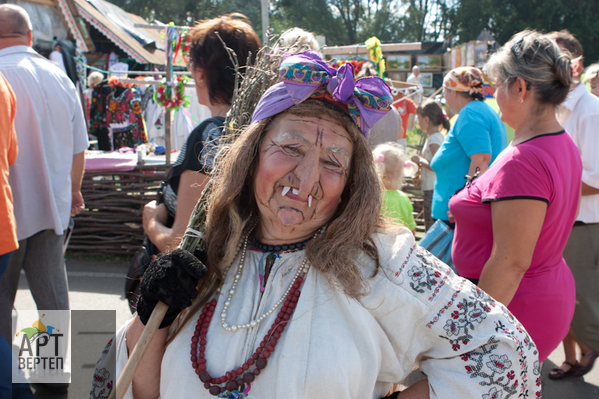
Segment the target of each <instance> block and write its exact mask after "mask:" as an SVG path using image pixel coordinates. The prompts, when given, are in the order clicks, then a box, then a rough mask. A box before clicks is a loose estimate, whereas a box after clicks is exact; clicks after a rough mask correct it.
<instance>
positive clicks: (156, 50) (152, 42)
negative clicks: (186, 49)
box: [59, 0, 166, 65]
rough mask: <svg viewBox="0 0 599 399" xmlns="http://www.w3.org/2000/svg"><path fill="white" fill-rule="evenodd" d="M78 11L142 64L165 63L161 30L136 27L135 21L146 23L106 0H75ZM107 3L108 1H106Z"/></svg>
mask: <svg viewBox="0 0 599 399" xmlns="http://www.w3.org/2000/svg"><path fill="white" fill-rule="evenodd" d="M59 1H61V0H59ZM62 1H65V0H62ZM74 1H75V5H76V6H77V12H78V13H79V15H80V16H81V17H82V18H83V19H84V20H85V21H87V22H88V23H89V24H91V25H92V26H93V27H94V28H96V29H97V30H99V31H100V32H101V33H102V34H103V35H104V36H106V37H107V38H108V39H109V40H110V41H112V42H113V43H114V44H115V45H116V46H118V47H119V48H120V49H121V50H123V51H124V52H125V53H126V54H127V55H129V56H130V57H131V58H133V59H134V60H135V61H137V62H138V63H140V64H158V65H164V64H165V63H166V60H165V55H164V51H163V50H162V49H161V48H162V47H163V43H162V42H163V39H162V38H161V37H160V31H157V30H153V29H144V28H135V27H134V24H135V23H141V24H145V23H147V22H146V21H145V20H144V19H143V18H141V17H139V16H137V15H134V14H129V13H126V12H125V11H123V10H122V9H120V8H118V7H116V6H115V5H113V4H110V3H108V2H106V1H104V0H93V3H96V4H97V5H98V7H97V8H96V7H95V6H94V5H92V2H89V1H87V0H74ZM104 3H106V4H104Z"/></svg>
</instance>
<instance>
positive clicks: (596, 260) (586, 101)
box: [549, 31, 599, 366]
mask: <svg viewBox="0 0 599 399" xmlns="http://www.w3.org/2000/svg"><path fill="white" fill-rule="evenodd" d="M549 37H551V38H552V39H554V40H555V41H556V42H557V44H558V46H559V47H560V49H561V50H562V51H567V52H569V53H570V55H571V56H572V59H573V61H572V66H573V67H572V72H573V78H574V82H575V83H574V84H573V85H572V88H571V89H570V94H568V97H567V98H566V101H564V102H563V103H562V104H561V105H560V106H559V107H558V110H557V117H558V120H559V121H560V123H561V124H562V126H563V127H564V128H565V129H566V131H567V132H568V133H569V134H570V136H571V137H572V139H573V140H574V142H575V143H576V145H577V146H578V150H579V151H580V157H581V159H582V166H583V171H582V187H581V195H582V196H581V198H580V209H579V212H578V216H577V217H576V223H575V225H574V227H573V228H572V232H571V233H570V238H569V239H568V243H567V245H566V249H565V250H564V259H565V260H566V263H567V264H568V266H570V269H572V274H573V275H574V280H575V281H576V311H575V314H574V319H573V320H572V324H571V330H570V331H571V332H572V333H573V336H572V335H569V336H570V337H572V338H574V337H575V338H576V339H577V340H578V341H579V344H580V346H581V349H582V352H583V355H584V354H585V353H587V354H588V353H592V351H595V352H599V130H597V129H598V127H599V99H597V97H595V96H593V95H592V94H590V93H589V92H588V91H587V90H586V88H585V86H584V84H580V74H581V73H582V71H583V63H582V55H583V49H582V46H581V45H580V43H579V42H578V40H576V38H575V37H574V36H572V34H570V33H569V32H568V31H561V32H552V33H550V34H549ZM567 339H568V337H567V338H566V340H567ZM566 340H565V341H564V348H565V349H566V357H568V350H567V348H566V346H567V342H566ZM566 360H567V361H569V362H571V363H573V362H572V361H571V360H570V359H568V358H567V359H566ZM573 360H576V359H575V358H574V359H573ZM589 360H590V359H588V356H587V358H586V359H585V357H584V356H583V358H582V359H581V361H580V362H581V363H582V364H583V366H585V365H586V363H589ZM573 364H574V363H573Z"/></svg>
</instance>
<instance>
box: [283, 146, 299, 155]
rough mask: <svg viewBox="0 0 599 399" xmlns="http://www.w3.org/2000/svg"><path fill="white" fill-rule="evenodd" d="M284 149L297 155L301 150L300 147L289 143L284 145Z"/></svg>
mask: <svg viewBox="0 0 599 399" xmlns="http://www.w3.org/2000/svg"><path fill="white" fill-rule="evenodd" d="M283 150H284V151H285V152H286V153H287V154H290V155H297V154H299V153H300V150H299V149H298V148H295V147H291V146H289V145H284V146H283Z"/></svg>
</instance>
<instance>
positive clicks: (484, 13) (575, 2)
mask: <svg viewBox="0 0 599 399" xmlns="http://www.w3.org/2000/svg"><path fill="white" fill-rule="evenodd" d="M598 18H599V2H597V1H596V0H568V1H565V0H503V1H501V2H498V1H494V0H461V1H460V4H459V6H458V7H457V9H456V21H455V29H456V34H457V35H458V36H459V41H460V42H462V43H463V42H467V41H470V40H474V39H476V37H477V36H478V35H479V33H480V32H481V31H482V29H484V28H486V29H488V30H489V31H490V32H491V33H493V35H494V36H495V39H496V40H497V42H498V43H499V44H504V43H505V42H507V41H508V40H509V39H510V37H512V36H513V35H514V34H515V33H517V32H520V31H522V30H524V29H527V28H529V29H536V30H538V31H541V32H551V31H554V30H562V29H568V30H569V31H570V32H571V33H572V34H574V35H575V36H576V37H577V39H578V40H579V41H580V43H581V44H582V46H583V47H584V49H585V58H586V60H587V61H586V63H587V64H588V63H589V61H597V60H598V59H599V48H598V47H597V46H596V43H597V40H599V24H597V19H598Z"/></svg>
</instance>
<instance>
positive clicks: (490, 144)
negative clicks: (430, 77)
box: [430, 67, 507, 222]
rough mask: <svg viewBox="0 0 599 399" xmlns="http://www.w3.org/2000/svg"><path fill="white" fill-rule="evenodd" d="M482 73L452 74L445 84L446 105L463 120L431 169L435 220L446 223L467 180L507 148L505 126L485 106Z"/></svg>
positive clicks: (458, 71) (457, 71)
mask: <svg viewBox="0 0 599 399" xmlns="http://www.w3.org/2000/svg"><path fill="white" fill-rule="evenodd" d="M482 92H483V75H482V72H481V71H480V70H479V69H477V68H473V67H459V68H456V69H453V70H451V71H450V72H449V73H448V74H447V75H446V76H445V79H444V80H443V94H444V95H445V105H446V107H448V108H449V109H450V110H451V112H453V113H454V114H458V113H459V116H458V118H457V120H456V121H455V124H454V125H453V127H452V128H451V129H450V130H449V133H448V134H447V137H446V138H445V141H444V142H443V144H442V145H441V147H440V148H439V150H438V151H437V152H436V153H435V156H434V157H433V159H432V161H431V163H430V166H431V168H432V169H433V171H434V172H435V174H436V180H435V187H434V191H433V204H432V217H433V219H441V220H443V221H445V222H449V221H452V220H450V217H449V215H448V213H447V212H448V210H449V208H448V204H449V198H451V196H452V195H453V194H454V193H455V192H456V191H457V190H459V189H460V188H462V187H464V184H465V183H466V178H465V176H474V175H475V174H476V173H477V171H478V173H479V174H481V173H483V172H484V171H485V170H487V168H488V167H489V165H490V164H491V162H493V161H494V160H495V158H496V157H497V155H499V153H500V152H501V151H503V149H504V148H505V147H506V145H507V137H506V134H505V126H504V125H503V123H502V122H501V121H500V120H499V116H498V115H497V113H496V112H495V111H493V109H491V107H489V106H488V105H487V104H485V103H484V97H483V94H482Z"/></svg>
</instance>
